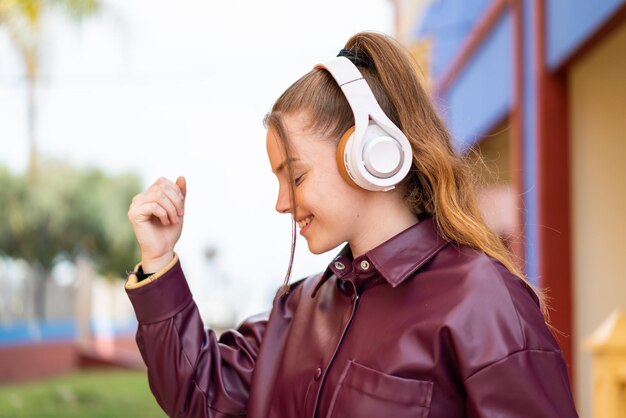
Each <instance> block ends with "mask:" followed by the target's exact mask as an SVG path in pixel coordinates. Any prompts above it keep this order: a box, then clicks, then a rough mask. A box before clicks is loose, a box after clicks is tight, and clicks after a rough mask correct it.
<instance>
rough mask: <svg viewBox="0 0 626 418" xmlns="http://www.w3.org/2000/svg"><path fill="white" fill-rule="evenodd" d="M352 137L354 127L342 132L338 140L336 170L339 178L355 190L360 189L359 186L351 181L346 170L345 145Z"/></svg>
mask: <svg viewBox="0 0 626 418" xmlns="http://www.w3.org/2000/svg"><path fill="white" fill-rule="evenodd" d="M353 136H354V126H352V127H351V128H350V129H348V130H347V131H346V132H344V134H343V136H342V137H341V139H340V140H339V144H337V168H339V174H341V177H342V178H343V179H344V180H345V181H346V183H348V184H349V185H350V186H352V187H354V188H356V189H360V188H361V187H359V185H358V184H356V183H355V182H354V180H352V177H350V174H348V169H347V168H346V155H345V152H346V144H347V143H348V141H350V140H351V139H352V137H353Z"/></svg>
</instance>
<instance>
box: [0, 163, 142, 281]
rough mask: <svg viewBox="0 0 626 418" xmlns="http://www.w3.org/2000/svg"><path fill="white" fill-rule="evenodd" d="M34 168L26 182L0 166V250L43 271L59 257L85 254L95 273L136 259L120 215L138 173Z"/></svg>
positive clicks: (120, 271)
mask: <svg viewBox="0 0 626 418" xmlns="http://www.w3.org/2000/svg"><path fill="white" fill-rule="evenodd" d="M40 170H41V171H40V175H39V178H38V181H37V182H32V181H30V180H29V179H28V178H27V176H25V175H21V176H20V175H16V176H13V175H11V174H10V173H9V172H8V171H7V170H6V169H2V168H0V184H2V188H0V213H2V214H3V216H2V217H0V254H2V253H4V254H5V255H8V256H10V257H14V258H22V259H25V260H26V261H28V262H29V263H31V264H34V265H38V266H39V267H41V268H42V269H43V270H44V271H48V272H49V271H50V270H51V269H52V267H53V266H54V264H55V263H56V262H57V261H58V260H59V259H60V258H67V259H74V258H75V257H76V256H78V255H86V256H88V257H90V258H91V259H92V260H93V261H94V263H95V266H96V269H97V271H98V272H99V273H100V274H103V275H108V276H117V277H119V276H122V275H124V272H125V270H127V269H128V268H129V266H133V265H134V263H135V262H136V261H137V260H138V259H139V253H138V248H137V244H136V242H135V239H134V235H133V232H132V229H131V228H130V225H129V222H128V220H127V217H126V213H127V210H128V205H129V204H130V201H131V199H132V197H133V196H134V195H135V194H137V193H138V192H139V191H140V189H141V184H140V181H139V179H138V177H137V176H136V175H134V174H122V175H116V176H107V175H106V174H104V173H103V172H102V171H100V170H97V169H84V170H79V169H76V168H73V167H70V166H68V165H65V164H60V163H44V164H43V165H42V167H41V168H40Z"/></svg>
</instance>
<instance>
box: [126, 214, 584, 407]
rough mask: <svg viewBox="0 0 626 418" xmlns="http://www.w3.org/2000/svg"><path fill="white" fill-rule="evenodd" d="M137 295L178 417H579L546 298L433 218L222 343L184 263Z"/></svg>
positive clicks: (161, 397) (144, 337)
mask: <svg viewBox="0 0 626 418" xmlns="http://www.w3.org/2000/svg"><path fill="white" fill-rule="evenodd" d="M144 283H147V284H145V285H144ZM126 289H127V292H128V296H129V297H130V300H131V302H132V304H133V306H134V308H135V312H136V314H137V319H138V320H139V328H138V331H137V344H138V345H139V348H140V350H141V353H142V355H143V358H144V361H145V363H146V365H147V366H148V378H149V383H150V388H151V389H152V392H153V393H154V396H155V397H156V399H157V401H158V402H159V404H160V405H161V407H162V408H163V409H164V410H165V411H166V412H167V413H168V415H170V416H172V417H235V416H237V417H241V416H249V417H251V418H261V417H263V418H265V417H272V418H283V417H284V418H287V417H290V418H291V417H293V418H302V417H320V418H321V417H359V418H368V417H393V418H403V417H430V418H451V417H507V418H516V417H532V418H542V417H545V418H556V417H576V416H577V414H576V410H575V407H574V402H573V399H572V394H571V390H570V385H569V381H568V376H567V370H566V366H565V362H564V361H563V357H562V354H561V351H560V350H559V347H558V345H557V343H556V341H555V339H554V338H553V336H552V334H551V333H550V331H549V329H548V328H547V326H546V325H545V323H544V320H543V317H542V315H541V313H540V312H539V308H538V301H537V298H536V297H535V295H534V293H533V292H532V291H531V290H530V289H529V288H528V287H527V286H526V285H525V284H524V283H523V282H522V281H521V280H519V279H518V278H517V277H515V276H513V275H512V274H511V273H509V272H508V271H507V270H506V269H505V268H504V267H503V266H502V265H501V264H499V263H498V262H496V261H494V260H493V259H490V258H489V257H487V256H486V255H485V254H483V253H481V252H479V251H475V250H472V249H470V248H466V247H459V246H457V245H453V244H450V243H448V242H446V241H445V240H443V239H442V238H441V237H440V236H439V234H438V233H437V229H436V227H435V225H434V222H433V221H432V219H427V220H424V221H422V222H420V223H418V224H416V225H415V226H413V227H411V228H409V229H407V230H405V231H404V232H402V233H400V234H399V235H397V236H395V237H394V238H392V239H390V240H389V241H387V242H385V243H383V244H382V245H380V246H379V247H377V248H375V249H373V250H371V251H369V252H368V253H366V254H364V255H363V256H361V257H358V258H357V259H354V260H353V259H352V256H351V254H350V251H349V248H348V247H346V248H344V250H343V251H342V252H341V253H340V254H339V255H338V256H337V257H336V258H335V260H334V261H333V262H332V263H331V264H330V266H329V268H328V269H327V270H326V272H325V273H323V274H321V275H315V276H311V277H309V278H307V279H304V280H301V281H299V282H297V283H294V284H293V285H291V290H290V292H289V293H288V294H287V295H279V296H277V297H276V298H275V300H274V304H273V308H272V311H271V313H270V314H269V317H268V316H266V315H260V316H256V317H253V318H250V319H249V320H247V321H246V322H245V323H244V324H243V325H241V326H240V327H239V329H237V330H232V331H228V332H225V333H223V334H222V335H221V337H220V338H219V339H218V338H217V336H216V335H215V333H214V332H213V331H211V330H206V329H205V328H204V326H203V323H202V320H201V319H200V316H199V314H198V309H197V308H196V304H195V303H194V301H193V299H192V296H191V293H190V291H189V288H188V286H187V282H186V280H185V276H184V274H183V271H182V269H181V266H180V263H179V262H178V260H176V259H175V260H174V261H173V262H172V263H171V265H170V266H168V267H167V268H166V269H165V270H164V271H162V272H160V273H158V274H156V275H154V276H151V277H150V278H149V279H147V280H145V281H142V282H137V278H136V277H135V276H134V275H131V276H130V277H129V282H128V283H127V285H126Z"/></svg>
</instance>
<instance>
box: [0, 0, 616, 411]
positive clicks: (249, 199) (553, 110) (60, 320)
mask: <svg viewBox="0 0 626 418" xmlns="http://www.w3.org/2000/svg"><path fill="white" fill-rule="evenodd" d="M360 30H378V31H382V32H385V33H388V34H391V35H393V36H395V37H396V38H397V39H398V40H399V41H401V42H402V43H403V44H404V45H406V46H407V48H409V50H410V51H411V53H412V54H413V55H414V57H415V58H416V59H417V60H418V62H419V63H420V65H421V69H422V72H421V74H420V75H421V76H422V79H423V81H424V83H426V84H427V85H428V88H429V89H430V91H431V92H432V95H433V99H434V100H435V101H436V103H437V106H438V107H439V109H440V112H441V114H442V116H443V117H444V119H445V120H446V121H447V123H448V126H449V127H450V129H451V131H452V133H453V136H454V139H455V147H456V149H457V151H458V152H459V153H461V154H462V155H464V156H466V158H467V159H468V161H469V162H470V164H471V165H472V167H474V170H475V172H476V175H477V177H478V178H480V180H481V182H480V187H479V196H480V201H481V206H482V208H483V211H484V213H485V216H486V217H487V219H488V221H489V223H490V225H491V226H492V228H494V230H496V231H497V232H498V233H499V234H500V235H501V236H502V238H503V239H504V241H505V242H506V243H507V245H508V246H509V248H510V249H511V251H513V253H514V254H515V255H516V259H517V260H518V262H519V264H520V266H522V267H523V268H524V270H525V271H526V273H527V274H528V276H529V278H530V279H531V281H533V282H534V283H535V284H537V285H538V286H540V287H542V288H544V289H547V290H548V292H549V296H550V298H551V306H552V316H551V319H552V323H553V325H554V326H555V328H556V329H557V330H558V331H559V335H558V337H559V342H560V344H561V346H562V348H563V351H564V354H565V357H566V360H567V362H568V367H569V372H570V376H571V377H572V381H573V384H574V389H575V396H576V401H577V405H578V408H579V413H580V415H581V417H591V416H596V417H597V416H607V417H608V416H613V415H606V414H605V415H600V414H599V413H598V412H597V407H598V406H599V404H602V405H608V402H604V401H602V402H601V401H598V400H597V399H596V398H595V397H594V396H595V395H594V389H595V388H597V386H598V385H599V384H600V383H598V382H601V380H598V378H597V373H596V369H597V368H596V366H595V365H596V359H597V356H596V354H597V352H598V351H602V350H604V351H603V352H605V351H606V350H605V348H606V346H607V344H608V345H611V344H613V343H612V342H611V341H613V340H612V338H613V339H614V338H616V337H615V336H616V335H622V336H624V334H623V332H625V331H626V329H625V328H624V327H626V323H625V322H624V321H623V317H620V316H619V315H618V314H617V313H616V312H618V311H616V310H617V309H620V308H621V309H622V310H623V309H626V274H625V273H624V269H623V267H622V260H623V259H625V258H626V238H625V237H626V219H625V214H626V166H625V165H624V164H623V163H622V159H623V158H624V156H625V155H626V138H625V135H626V117H625V116H626V83H624V82H623V78H624V74H626V54H625V52H626V0H602V1H596V2H590V1H586V0H570V1H567V2H566V1H559V0H474V1H471V2H460V1H454V0H422V1H419V0H361V1H356V0H350V1H347V0H346V1H342V2H331V1H330V0H320V1H317V2H314V3H311V2H304V1H297V0H292V1H288V0H266V1H262V2H259V1H249V0H239V1H231V2H212V1H197V0H182V1H179V2H177V3H176V4H174V3H171V2H165V1H162V0H152V1H147V0H135V1H133V2H128V1H126V2H124V1H122V0H22V1H20V0H0V417H4V416H10V417H13V416H16V417H18V416H37V417H40V416H72V414H74V416H137V415H141V416H162V413H160V411H159V410H158V407H157V406H156V404H155V402H154V400H153V399H152V397H151V395H150V393H149V390H148V387H147V381H146V379H145V372H143V371H142V370H141V364H142V363H141V359H140V357H139V355H138V351H137V349H136V347H135V344H134V331H135V328H136V322H135V320H134V315H133V313H132V309H131V306H130V303H129V302H128V300H127V298H126V296H125V294H124V291H123V283H124V279H125V276H126V272H127V271H129V270H132V269H133V268H134V265H135V263H136V262H138V261H139V254H138V251H137V248H136V243H135V241H134V237H133V234H132V231H131V229H130V226H129V224H128V221H127V219H126V212H127V209H128V205H129V203H130V199H131V198H132V196H133V195H134V194H136V193H138V192H139V191H141V190H143V189H145V188H146V187H147V186H148V185H150V184H151V183H152V182H154V181H155V180H156V179H157V178H158V177H160V176H165V177H168V178H171V179H174V178H175V177H176V176H178V175H184V176H186V177H187V181H188V198H187V205H186V216H185V217H186V220H185V228H184V231H183V236H182V238H181V240H180V242H179V245H178V247H177V251H178V253H179V255H180V258H181V261H182V264H183V268H184V269H185V272H186V274H187V277H188V280H189V282H190V285H191V288H192V291H193V293H194V297H195V299H196V301H197V303H198V306H199V308H200V312H201V314H202V316H203V318H204V320H205V322H206V324H207V326H212V327H214V328H217V329H224V328H227V327H232V326H236V324H237V323H239V322H240V321H241V320H242V319H244V318H245V317H246V316H248V315H250V314H253V313H257V312H259V311H263V310H267V309H269V308H270V306H271V300H272V297H273V295H274V293H275V291H276V289H277V287H278V286H279V285H280V284H281V282H282V279H283V277H284V274H285V271H286V268H287V264H288V259H289V250H290V233H291V223H290V219H289V218H288V217H285V216H279V215H278V214H277V213H276V212H275V211H274V203H275V197H276V193H277V184H276V180H275V178H274V176H273V174H272V173H271V170H270V166H269V163H268V162H267V157H266V153H265V129H264V128H263V125H262V119H263V116H264V115H265V113H266V112H267V111H268V110H269V109H270V107H271V105H272V103H273V101H274V100H275V99H276V98H277V97H278V96H279V95H280V94H281V93H282V92H283V91H284V89H285V88H287V87H288V86H289V85H290V84H291V83H292V82H293V81H295V80H296V79H298V78H299V77H300V76H301V75H303V74H304V73H306V72H307V71H308V70H309V69H310V68H311V67H312V66H313V65H314V64H315V63H317V62H319V61H323V60H325V59H327V58H329V57H332V56H334V55H336V53H337V52H338V51H339V49H341V47H342V46H343V44H344V43H345V41H346V40H347V39H348V38H349V37H350V35H352V34H353V33H355V32H357V31H360ZM333 255H334V254H333V252H330V253H328V254H324V255H320V256H313V255H311V254H309V253H308V251H307V248H306V242H304V241H300V240H299V241H298V244H297V250H296V259H295V263H294V271H293V279H294V280H295V279H298V278H301V277H304V276H306V275H308V274H312V273H315V272H318V271H320V270H323V269H324V268H325V266H326V264H327V263H328V262H329V261H330V260H331V258H332V256H333ZM612 313H613V315H612V316H611V314H612ZM607 318H608V319H607ZM603 323H604V328H603V332H602V333H595V334H593V333H594V331H595V330H596V329H597V328H598V327H599V326H600V325H601V324H603ZM620 332H621V333H622V334H620ZM617 338H621V337H617ZM623 341H626V336H624V340H623ZM624 346H626V343H622V345H619V347H621V348H619V347H618V348H619V349H622V348H624ZM624 349H625V350H626V348H624ZM616 364H617V363H616ZM619 364H620V366H619V367H622V369H620V368H619V367H618V368H617V369H615V368H612V369H611V370H613V369H615V370H617V372H616V373H617V374H616V375H615V376H613V375H611V379H613V380H611V382H612V383H613V384H615V385H616V386H615V387H617V388H620V387H621V388H622V389H620V390H623V392H622V395H621V398H619V399H621V401H620V402H624V403H623V404H622V405H623V407H624V409H623V410H624V411H626V395H624V393H626V391H624V390H625V389H624V388H626V366H624V363H623V362H622V363H619ZM112 370H115V372H111V371H112ZM133 370H139V371H133ZM594 373H595V374H594ZM594 382H595V383H594ZM619 385H621V386H619ZM605 386H606V385H605ZM103 387H104V388H106V390H103ZM116 389H117V390H116ZM618 392H619V391H618ZM35 400H36V401H35ZM36 405H39V406H36ZM116 407H117V408H118V409H111V408H116ZM33 408H39V409H33ZM68 414H69V415H68ZM615 416H616V417H617V416H618V415H615Z"/></svg>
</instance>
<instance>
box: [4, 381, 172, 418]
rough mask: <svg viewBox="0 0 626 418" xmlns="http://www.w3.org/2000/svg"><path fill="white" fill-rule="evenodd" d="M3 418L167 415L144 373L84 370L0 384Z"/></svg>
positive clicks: (142, 416)
mask: <svg viewBox="0 0 626 418" xmlns="http://www.w3.org/2000/svg"><path fill="white" fill-rule="evenodd" d="M0 417H1V418H26V417H27V418H52V417H55V418H56V417H64V418H66V417H67V418H79V417H80V418H105V417H106V418H111V417H121V418H123V417H141V418H152V417H155V418H156V417H159V418H163V417H165V414H164V413H163V411H162V410H161V408H159V405H158V404H157V403H156V401H155V400H154V397H153V396H152V393H151V392H150V389H149V387H148V378H147V377H146V373H145V372H136V371H117V370H116V371H83V372H78V373H75V374H72V375H70V376H65V377H59V378H53V379H47V380H44V381H38V382H35V383H26V384H19V385H12V386H0Z"/></svg>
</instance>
